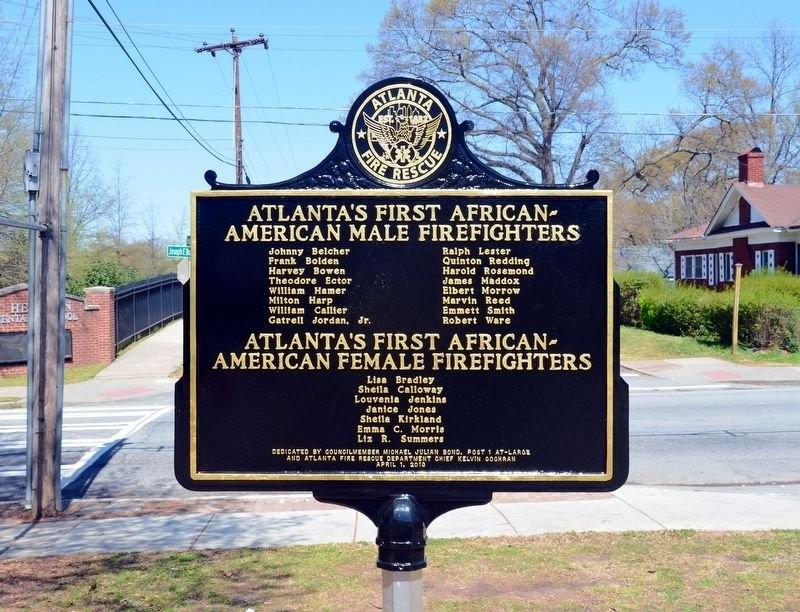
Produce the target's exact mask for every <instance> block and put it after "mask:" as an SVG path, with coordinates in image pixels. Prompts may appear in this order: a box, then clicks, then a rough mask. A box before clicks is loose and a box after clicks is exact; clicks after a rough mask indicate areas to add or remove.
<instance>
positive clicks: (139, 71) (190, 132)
mask: <svg viewBox="0 0 800 612" xmlns="http://www.w3.org/2000/svg"><path fill="white" fill-rule="evenodd" d="M88 2H89V5H90V6H91V7H92V10H94V12H95V13H96V14H97V16H98V17H99V18H100V20H101V21H102V22H103V25H104V26H105V28H106V30H108V32H109V34H111V36H112V37H113V38H114V40H115V41H116V43H117V45H118V46H119V48H120V49H122V52H123V53H124V54H125V56H126V57H127V58H128V60H130V62H131V64H133V67H134V68H135V69H136V72H138V73H139V76H141V77H142V79H143V80H144V82H145V84H146V85H147V86H148V87H149V88H150V91H152V92H153V94H154V95H155V96H156V98H158V100H159V102H161V105H162V106H163V107H164V108H165V109H166V110H167V112H168V113H169V114H170V115H172V118H173V119H174V120H175V121H177V122H178V124H179V125H180V126H181V127H182V128H183V129H184V130H185V131H186V133H187V134H189V135H190V136H191V137H192V139H193V140H194V141H195V142H197V144H199V145H200V146H201V147H203V149H205V151H206V152H207V153H209V154H210V155H211V156H212V157H214V158H215V159H216V160H218V161H220V162H222V163H224V164H228V165H230V166H234V165H235V164H234V163H233V162H231V161H230V160H228V159H225V158H224V157H222V156H221V155H220V154H219V153H217V152H216V151H214V150H213V149H211V148H210V147H209V146H208V145H206V144H205V143H204V142H202V141H201V140H199V139H198V138H196V137H195V135H194V134H193V133H192V131H191V130H190V129H189V128H187V127H186V125H185V124H184V122H183V121H182V120H181V119H180V118H178V116H177V115H176V114H175V112H174V111H173V110H172V109H171V108H170V107H169V105H168V104H167V103H166V102H164V99H163V98H162V97H161V95H160V94H159V93H158V92H157V91H156V89H155V88H154V87H153V85H152V84H151V83H150V81H149V80H148V79H147V77H146V76H145V75H144V73H143V72H142V70H141V68H139V66H138V65H137V64H136V62H135V61H134V59H133V58H132V57H131V55H130V53H128V50H127V49H126V48H125V46H124V45H123V44H122V41H121V40H120V39H119V37H118V36H117V35H116V33H115V32H114V30H112V29H111V26H110V25H109V24H108V22H107V21H106V19H105V17H103V15H102V13H100V11H99V9H98V8H97V6H95V3H94V1H93V0H88Z"/></svg>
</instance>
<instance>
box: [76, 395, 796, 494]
mask: <svg viewBox="0 0 800 612" xmlns="http://www.w3.org/2000/svg"><path fill="white" fill-rule="evenodd" d="M798 397H800V389H797V388H774V389H771V388H758V389H718V390H711V391H683V392H668V391H650V392H633V393H632V394H631V400H630V406H631V408H630V413H631V419H630V421H631V437H630V445H631V471H630V477H629V482H631V483H636V484H649V485H702V486H739V485H764V484H800V407H799V406H798V399H797V398H798ZM172 431H173V430H172V414H171V413H170V414H166V415H164V416H163V417H161V418H159V419H158V420H156V421H154V422H153V423H150V424H149V425H148V426H146V427H144V428H142V429H141V430H140V431H138V432H136V433H135V434H134V435H133V436H131V437H130V438H129V439H128V440H126V441H125V442H124V443H123V444H122V445H121V446H120V447H119V448H118V450H117V452H116V453H114V455H113V456H111V457H109V458H108V460H107V461H106V462H104V465H103V466H102V467H101V468H100V469H98V470H96V471H93V472H92V473H90V474H89V476H90V477H89V478H87V479H85V480H84V481H83V482H82V483H80V484H81V487H82V488H80V489H78V488H74V489H72V490H70V491H68V493H69V494H70V495H72V496H86V497H91V498H102V497H112V498H118V497H136V498H139V497H147V498H150V497H191V496H196V495H198V494H197V493H193V492H189V491H185V490H184V489H183V488H181V487H180V485H178V484H177V482H175V479H174V477H173V475H172V448H173V447H172Z"/></svg>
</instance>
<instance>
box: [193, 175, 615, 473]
mask: <svg viewBox="0 0 800 612" xmlns="http://www.w3.org/2000/svg"><path fill="white" fill-rule="evenodd" d="M242 196H248V197H265V198H268V197H281V198H287V197H289V198H293V197H297V198H308V197H309V196H311V197H316V196H321V197H336V198H340V197H341V198H353V197H355V198H361V199H377V198H408V197H416V198H424V197H429V198H438V197H444V196H446V197H464V198H475V199H478V198H485V197H493V198H498V197H500V198H503V197H508V198H520V197H532V198H540V197H553V196H557V197H559V198H586V197H598V196H600V197H605V198H606V278H607V283H606V312H607V316H606V347H607V349H606V469H605V471H604V472H599V473H598V472H589V473H575V472H569V473H560V472H531V471H526V472H522V471H520V472H514V471H501V472H480V471H459V472H445V471H436V472H420V471H413V470H409V471H402V472H400V471H394V472H346V473H342V472H306V473H294V472H242V473H238V472H201V471H199V470H198V469H197V453H198V441H197V384H198V378H197V371H198V367H197V317H196V316H195V313H196V312H197V292H196V289H197V282H196V281H197V265H198V260H199V258H200V251H199V249H198V248H197V198H198V197H201V198H230V197H242ZM190 204H191V234H192V240H191V242H192V244H191V247H192V248H191V252H192V258H191V265H192V271H191V287H190V292H189V293H190V298H189V312H190V330H189V336H190V337H189V356H190V362H191V364H190V367H189V370H190V377H189V477H190V478H191V479H192V480H194V481H196V482H220V483H224V482H233V481H241V482H273V483H287V484H290V483H303V482H389V483H390V482H421V483H436V482H486V483H490V482H497V483H502V482H563V483H576V482H586V483H603V482H609V481H610V480H612V479H613V478H614V395H615V393H614V392H615V379H614V354H615V346H614V316H613V313H614V277H613V254H612V249H611V245H612V235H613V223H612V219H613V205H614V198H613V193H612V192H611V191H605V190H596V191H595V190H583V189H581V190H574V191H573V190H569V191H567V190H564V191H561V190H537V189H507V190H506V189H485V190H480V191H478V190H460V189H438V190H433V189H403V190H397V189H369V190H354V189H315V190H272V189H270V190H252V191H239V190H235V191H234V190H220V191H195V192H192V194H191V201H190Z"/></svg>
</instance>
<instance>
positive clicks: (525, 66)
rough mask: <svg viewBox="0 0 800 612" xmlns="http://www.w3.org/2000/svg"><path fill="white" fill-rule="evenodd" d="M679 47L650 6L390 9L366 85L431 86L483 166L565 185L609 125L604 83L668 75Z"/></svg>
mask: <svg viewBox="0 0 800 612" xmlns="http://www.w3.org/2000/svg"><path fill="white" fill-rule="evenodd" d="M687 40H688V35H687V34H686V33H685V32H684V28H683V16H682V14H681V13H680V12H679V11H677V10H675V9H666V8H662V7H661V6H660V5H659V4H658V2H655V1H652V0H632V1H630V2H620V1H618V0H601V1H600V2H598V1H596V0H447V1H445V0H429V1H428V2H421V1H419V0H393V2H392V6H391V8H390V10H389V12H388V14H387V15H386V16H385V18H384V21H383V25H382V28H381V35H380V40H379V42H378V43H377V44H375V45H372V46H370V48H369V52H370V54H371V56H372V60H373V67H372V69H371V70H370V71H369V73H368V74H367V75H365V76H366V77H368V78H370V79H375V78H383V77H388V76H391V75H395V74H408V75H411V76H415V77H418V78H421V79H426V80H429V81H433V82H434V83H436V84H437V85H438V86H439V87H441V88H442V89H443V90H444V91H445V93H446V94H447V95H448V96H449V98H450V99H451V100H453V101H454V103H455V104H456V105H457V106H458V107H460V108H459V109H458V110H459V111H460V112H463V114H465V115H466V117H465V118H470V119H473V120H474V122H475V125H476V130H475V131H474V132H472V135H473V138H474V140H473V142H472V147H473V149H474V150H475V151H476V152H477V153H478V154H479V155H480V156H481V157H483V158H484V159H485V160H486V161H487V162H488V163H489V164H490V165H491V166H493V167H495V168H497V169H501V170H505V171H507V172H508V173H510V174H512V175H515V176H517V177H519V178H522V179H523V180H526V181H529V182H533V181H534V180H535V179H534V175H533V173H534V171H535V170H538V174H539V175H540V179H541V181H542V182H544V183H554V182H557V181H559V180H563V181H565V182H573V181H574V179H575V177H576V176H577V175H578V172H579V171H580V170H581V168H582V166H583V165H584V163H585V161H586V160H587V158H589V159H591V156H592V154H593V152H594V150H595V148H596V147H597V146H598V144H599V143H598V142H597V140H598V134H599V132H601V131H602V130H603V129H604V128H605V127H606V126H608V125H609V123H610V122H611V121H612V120H613V115H612V114H611V113H610V112H609V111H610V109H611V104H610V102H609V100H608V98H607V96H606V93H605V88H606V87H607V86H608V85H609V82H610V81H611V79H613V78H627V77H630V76H632V75H634V74H635V73H636V72H637V70H638V69H639V68H640V67H641V66H642V65H643V64H646V63H651V64H655V65H658V66H673V65H675V64H676V62H677V61H678V60H679V59H680V57H681V55H682V52H683V49H684V46H685V44H686V42H687Z"/></svg>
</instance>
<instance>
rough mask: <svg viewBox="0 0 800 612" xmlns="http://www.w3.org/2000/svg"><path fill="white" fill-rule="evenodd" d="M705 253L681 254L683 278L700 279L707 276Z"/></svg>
mask: <svg viewBox="0 0 800 612" xmlns="http://www.w3.org/2000/svg"><path fill="white" fill-rule="evenodd" d="M706 265H707V264H706V256H705V255H683V256H681V278H686V279H699V278H706V276H707V274H708V272H707V269H706Z"/></svg>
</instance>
